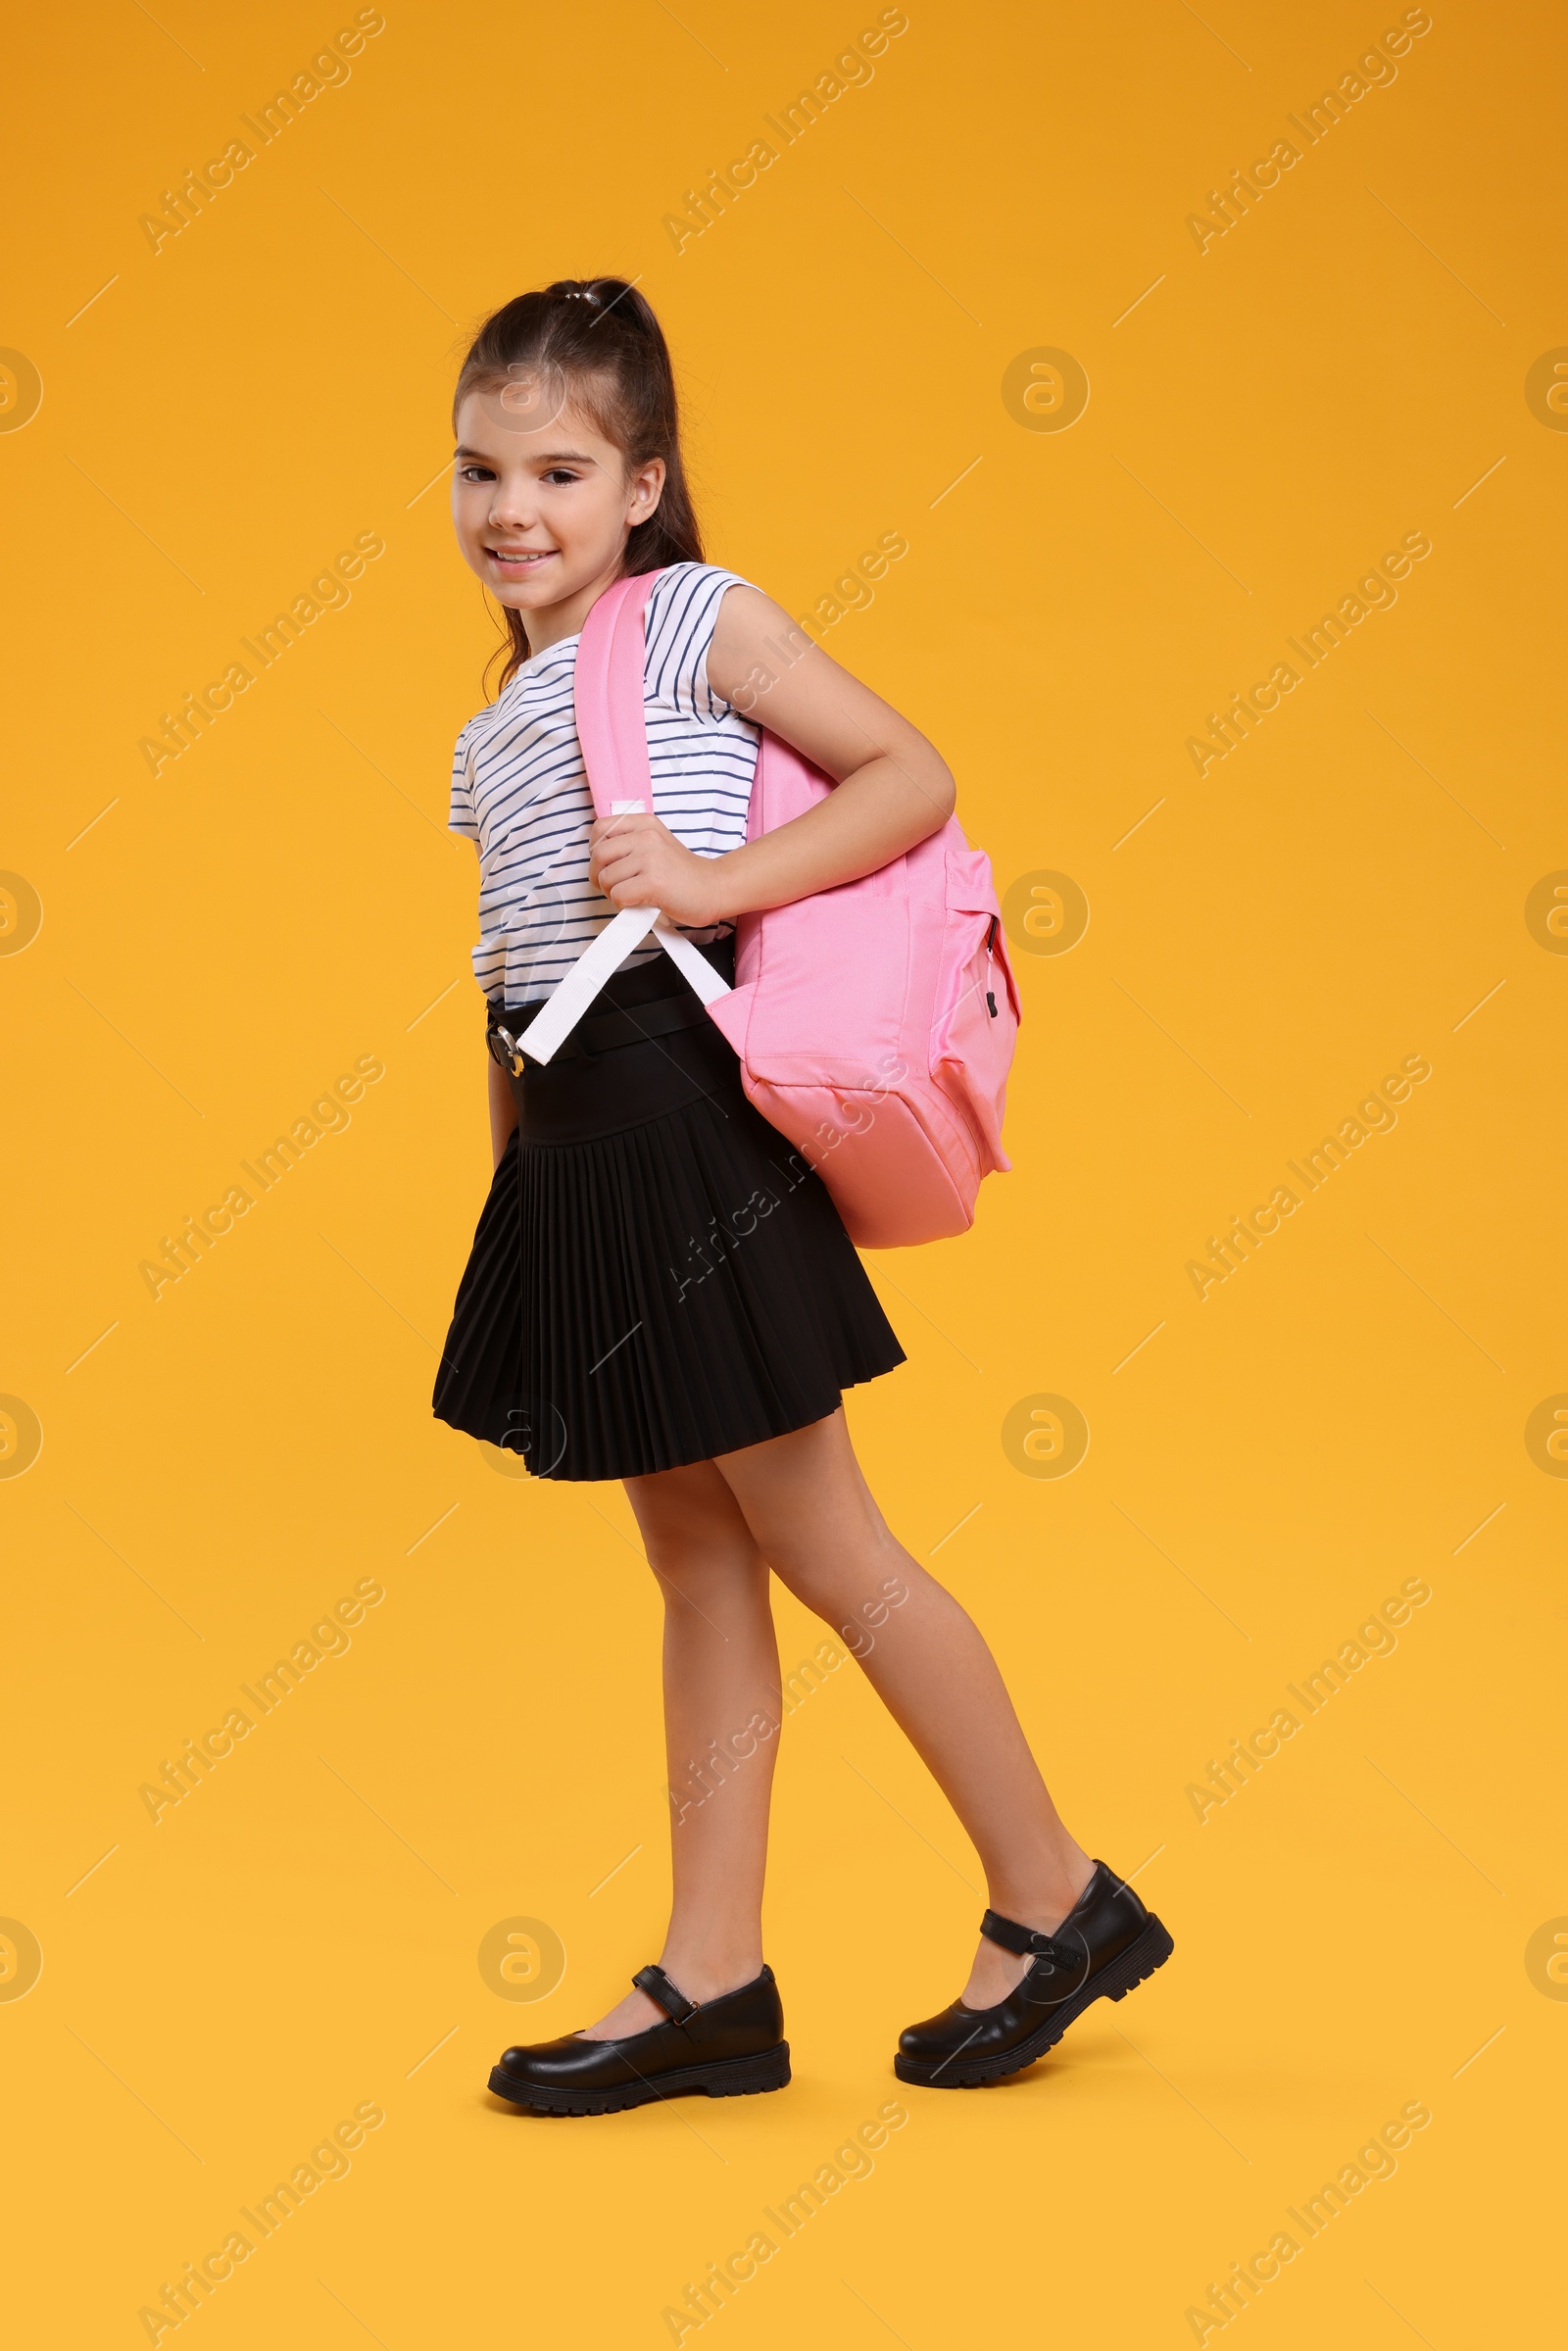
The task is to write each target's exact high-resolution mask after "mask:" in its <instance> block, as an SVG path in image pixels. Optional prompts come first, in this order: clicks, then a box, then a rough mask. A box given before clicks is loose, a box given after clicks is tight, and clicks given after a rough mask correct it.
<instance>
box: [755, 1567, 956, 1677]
mask: <svg viewBox="0 0 1568 2351" xmlns="http://www.w3.org/2000/svg"><path fill="white" fill-rule="evenodd" d="M766 1555H767V1560H768V1564H769V1566H770V1567H771V1568H772V1570H773V1573H774V1574H775V1575H776V1576H777V1578H778V1580H779V1582H780V1583H781V1584H782V1585H783V1586H784V1588H785V1590H786V1591H788V1592H793V1593H794V1595H795V1597H796V1598H797V1599H798V1600H799V1601H800V1602H801V1603H802V1605H803V1606H804V1607H807V1608H809V1609H810V1611H811V1613H812V1615H813V1616H819V1617H820V1618H821V1620H822V1622H823V1623H824V1624H825V1625H827V1626H828V1627H829V1629H830V1630H831V1631H832V1632H833V1633H835V1634H836V1635H837V1636H838V1638H839V1639H840V1640H841V1641H843V1642H844V1644H845V1646H846V1647H847V1648H848V1649H849V1651H850V1654H851V1655H852V1656H854V1657H862V1656H864V1655H865V1654H866V1653H867V1652H868V1651H869V1650H870V1649H872V1648H873V1647H874V1646H875V1645H876V1636H877V1634H878V1632H879V1631H880V1630H881V1628H882V1627H883V1626H884V1625H886V1624H888V1623H889V1622H890V1620H891V1618H892V1615H893V1612H894V1611H895V1610H896V1609H899V1608H902V1607H903V1606H904V1604H905V1602H906V1601H907V1599H908V1598H909V1596H910V1593H911V1592H912V1590H913V1588H914V1585H915V1582H916V1581H917V1580H918V1579H919V1578H920V1571H919V1569H918V1568H916V1567H915V1565H914V1562H913V1561H912V1560H911V1559H910V1558H909V1557H908V1555H907V1552H905V1551H904V1550H903V1549H902V1548H901V1546H900V1545H899V1544H897V1543H891V1542H890V1543H889V1544H888V1545H887V1547H886V1551H885V1553H881V1552H877V1553H871V1554H869V1555H866V1556H862V1557H859V1558H857V1559H856V1560H854V1561H853V1562H844V1561H833V1560H825V1559H823V1558H822V1557H821V1555H820V1554H817V1555H814V1556H813V1555H809V1554H806V1553H801V1552H797V1551H795V1550H794V1549H793V1546H791V1545H789V1544H788V1543H780V1544H777V1545H775V1546H774V1548H773V1549H771V1550H769V1551H768V1552H767V1554H766Z"/></svg>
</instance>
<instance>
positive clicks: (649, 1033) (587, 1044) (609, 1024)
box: [485, 990, 708, 1077]
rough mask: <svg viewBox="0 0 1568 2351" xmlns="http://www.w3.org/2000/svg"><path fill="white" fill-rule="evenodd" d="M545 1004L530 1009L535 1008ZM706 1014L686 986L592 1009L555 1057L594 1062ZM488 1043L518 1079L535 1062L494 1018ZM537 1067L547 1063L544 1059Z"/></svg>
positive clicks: (699, 1021) (695, 1023)
mask: <svg viewBox="0 0 1568 2351" xmlns="http://www.w3.org/2000/svg"><path fill="white" fill-rule="evenodd" d="M540 1008H541V1007H540V1006H537V1005H534V1006H530V1007H529V1009H530V1012H532V1011H537V1010H539V1009H540ZM514 1017H516V1016H515V1015H514ZM707 1018H708V1007H707V1005H706V1004H704V1003H703V1001H702V998H701V997H699V996H694V995H693V994H692V993H691V992H690V990H683V991H682V992H681V994H680V995H678V996H660V997H656V998H655V999H654V1000H653V1002H652V1003H651V1004H638V1005H636V1006H635V1007H634V1008H633V1009H631V1010H629V1011H623V1012H593V1013H590V1014H589V1015H588V1017H587V1018H586V1019H584V1020H579V1021H578V1023H577V1025H576V1027H575V1028H574V1029H573V1030H572V1032H571V1034H570V1036H569V1037H567V1039H566V1041H565V1043H564V1045H561V1046H559V1047H558V1048H557V1050H556V1053H555V1055H554V1060H555V1061H594V1060H597V1059H598V1057H599V1055H600V1054H601V1053H611V1052H613V1050H614V1049H615V1047H616V1046H620V1045H641V1044H642V1043H643V1042H644V1040H645V1039H647V1038H649V1037H669V1036H673V1035H674V1033H675V1031H676V1030H677V1029H695V1028H700V1027H701V1026H702V1025H703V1023H704V1022H705V1021H706V1020H707ZM521 1025H523V1026H526V1025H527V1024H526V1022H524V1023H522V1024H521ZM485 1043H486V1045H487V1046H488V1047H489V1048H490V1053H491V1056H492V1058H493V1059H494V1060H496V1061H498V1062H499V1063H500V1065H501V1067H502V1068H503V1069H505V1070H507V1071H508V1072H509V1073H510V1074H511V1075H512V1076H513V1077H521V1075H522V1073H523V1069H524V1067H525V1065H526V1064H527V1063H528V1062H530V1061H532V1060H533V1056H532V1054H525V1053H523V1052H522V1051H521V1049H520V1047H519V1046H518V1044H517V1040H516V1038H515V1036H514V1035H513V1033H512V1031H511V1030H510V1029H508V1028H505V1027H503V1026H502V1024H501V1022H500V1021H499V1020H496V1019H494V1018H492V1019H491V1022H490V1026H489V1028H488V1029H487V1030H486V1032H485ZM533 1065H534V1067H536V1068H543V1067H545V1066H546V1065H545V1064H544V1063H543V1062H534V1064H533Z"/></svg>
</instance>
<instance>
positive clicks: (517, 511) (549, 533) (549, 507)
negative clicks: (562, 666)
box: [452, 384, 664, 642]
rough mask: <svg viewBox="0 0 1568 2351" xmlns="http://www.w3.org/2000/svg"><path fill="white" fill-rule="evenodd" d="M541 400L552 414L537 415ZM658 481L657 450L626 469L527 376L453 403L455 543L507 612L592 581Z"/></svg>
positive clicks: (647, 504)
mask: <svg viewBox="0 0 1568 2351" xmlns="http://www.w3.org/2000/svg"><path fill="white" fill-rule="evenodd" d="M547 408H548V409H553V410H554V413H553V414H551V415H548V416H543V417H542V420H541V412H542V411H543V410H544V409H547ZM663 486H664V461H663V459H662V458H654V459H652V460H651V461H650V462H649V464H648V465H643V466H641V467H640V468H639V469H638V470H637V471H635V472H630V471H628V469H627V466H626V462H625V459H624V457H623V456H622V454H621V452H620V451H619V450H618V449H617V448H616V447H615V444H614V443H613V441H607V440H606V439H605V438H604V436H603V435H602V434H601V433H600V432H599V431H598V430H597V429H596V428H595V426H594V425H592V424H591V423H590V422H589V421H588V419H587V417H586V416H583V415H582V414H581V413H580V411H578V410H576V409H574V408H573V407H572V406H571V404H570V401H569V400H565V401H564V402H563V403H562V404H561V405H559V406H557V405H556V403H555V402H553V401H548V400H540V399H539V398H538V397H537V396H536V392H535V390H534V387H532V386H531V384H530V385H528V386H527V388H526V389H524V390H520V391H519V390H518V389H517V388H516V387H515V386H514V385H512V384H508V385H506V386H504V387H503V388H502V390H501V391H500V392H499V393H496V392H481V391H474V392H470V393H469V394H468V395H467V397H466V400H465V401H464V403H463V405H462V407H461V408H460V410H459V411H458V451H457V466H456V470H455V471H454V473H453V476H452V519H453V522H454V525H455V526H456V529H457V534H458V544H459V546H460V547H461V548H462V550H463V554H464V560H465V562H466V563H468V565H469V566H470V568H471V569H473V570H474V571H476V572H477V573H478V575H479V577H480V578H481V579H482V580H483V581H484V583H485V585H486V587H487V588H489V590H490V592H491V594H492V595H493V596H495V597H496V598H497V600H498V601H499V602H500V603H501V604H504V605H510V606H511V607H512V609H513V610H514V611H515V612H539V613H541V614H543V613H546V612H550V611H551V610H552V609H553V608H555V607H558V606H561V605H564V604H567V603H569V602H570V601H571V600H572V599H573V598H575V597H577V596H578V595H579V594H580V593H581V592H583V591H584V590H592V591H595V592H597V591H598V590H600V589H601V588H602V587H603V586H604V585H605V584H607V583H608V581H609V579H611V578H613V575H614V572H615V570H616V568H617V566H618V564H619V563H620V559H621V555H622V552H623V550H624V548H625V545H626V539H627V535H628V533H629V532H630V531H632V530H634V529H635V528H636V526H637V524H638V523H640V522H646V521H647V520H648V517H649V516H650V515H651V514H653V512H654V509H655V508H656V507H657V506H658V504H659V500H660V494H661V492H662V489H663ZM529 633H530V642H532V641H533V632H532V631H530V632H529Z"/></svg>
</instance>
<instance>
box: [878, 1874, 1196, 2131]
mask: <svg viewBox="0 0 1568 2351" xmlns="http://www.w3.org/2000/svg"><path fill="white" fill-rule="evenodd" d="M1175 1948H1176V1945H1175V1944H1174V1943H1173V1942H1172V1940H1171V1938H1170V1935H1168V1934H1167V1933H1166V1931H1165V1928H1164V1927H1163V1926H1162V1925H1161V1923H1160V1921H1159V1920H1158V1919H1157V1918H1155V1916H1154V1915H1153V1912H1152V1911H1151V1912H1150V1916H1149V1924H1148V1926H1147V1927H1146V1928H1145V1929H1144V1931H1143V1933H1142V1934H1141V1935H1139V1937H1138V1939H1137V1940H1136V1942H1131V1943H1129V1944H1128V1946H1127V1948H1126V1950H1125V1951H1121V1952H1119V1953H1118V1954H1117V1956H1116V1957H1115V1958H1114V1959H1112V1960H1110V1961H1109V1962H1108V1963H1107V1965H1106V1966H1104V1967H1103V1968H1101V1969H1100V1971H1099V1972H1098V1974H1096V1975H1093V1976H1091V1977H1090V1978H1089V1979H1088V1981H1087V1983H1085V1984H1082V1985H1081V1986H1080V1988H1079V1989H1078V1990H1077V1991H1075V1992H1074V1993H1073V1994H1072V1995H1071V1997H1070V1998H1068V1999H1065V2000H1063V2001H1062V2003H1061V2005H1060V2007H1059V2008H1056V2009H1054V2010H1053V2012H1052V2014H1051V2015H1050V2017H1048V2018H1047V2020H1046V2022H1045V2024H1043V2025H1042V2026H1041V2027H1040V2029H1039V2031H1038V2032H1036V2033H1030V2035H1029V2037H1028V2039H1027V2040H1021V2041H1019V2042H1018V2044H1017V2046H1016V2047H1015V2048H1012V2049H1004V2050H1002V2051H1001V2052H1000V2053H999V2054H998V2055H997V2056H995V2057H975V2058H971V2059H970V2060H969V2062H968V2063H967V2064H964V2063H963V2061H962V2059H961V2057H952V2058H948V2057H945V2058H944V2059H943V2060H942V2062H941V2063H940V2064H939V2065H925V2064H922V2062H921V2061H920V2060H919V2059H918V2058H915V2057H906V2056H905V2055H904V2054H903V2052H902V2051H901V2052H900V2053H899V2055H898V2056H896V2057H895V2058H894V2060H893V2070H894V2072H895V2073H896V2074H897V2075H898V2078H899V2080H900V2081H901V2082H917V2083H918V2084H919V2085H920V2086H921V2088H923V2089H986V2088H989V2087H990V2085H991V2083H992V2082H1005V2081H1006V2079H1007V2077H1008V2075H1009V2074H1021V2073H1022V2072H1023V2069H1024V2067H1025V2066H1029V2065H1033V2064H1034V2062H1035V2060H1036V2058H1037V2057H1044V2055H1045V2054H1046V2051H1047V2050H1048V2049H1054V2047H1055V2045H1056V2043H1057V2041H1059V2040H1060V2038H1061V2036H1062V2034H1063V2033H1065V2032H1066V2030H1067V2028H1068V2026H1069V2025H1075V2024H1076V2023H1077V2021H1078V2019H1079V2018H1080V2017H1081V2016H1082V2015H1083V2013H1084V2010H1085V2009H1086V2008H1089V2007H1092V2006H1093V2004H1094V2002H1095V2001H1096V2000H1125V1999H1126V1997H1127V1994H1128V1993H1129V1992H1130V1991H1136V1990H1137V1988H1138V1986H1139V1984H1143V1983H1145V1982H1147V1980H1148V1978H1149V1977H1151V1976H1152V1974H1153V1972H1154V1970H1155V1969H1156V1968H1161V1967H1163V1966H1164V1964H1165V1962H1166V1960H1167V1959H1168V1958H1169V1957H1170V1955H1171V1953H1172V1952H1173V1951H1174V1950H1175Z"/></svg>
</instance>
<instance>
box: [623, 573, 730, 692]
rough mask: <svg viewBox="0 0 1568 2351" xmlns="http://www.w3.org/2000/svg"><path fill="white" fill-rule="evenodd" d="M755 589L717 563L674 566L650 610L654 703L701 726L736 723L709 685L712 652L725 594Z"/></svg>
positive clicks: (649, 672) (650, 687)
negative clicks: (710, 649) (738, 589)
mask: <svg viewBox="0 0 1568 2351" xmlns="http://www.w3.org/2000/svg"><path fill="white" fill-rule="evenodd" d="M750 584H751V583H750V581H748V580H744V579H742V578H741V576H740V574H739V572H736V571H721V570H720V569H719V568H718V566H717V565H716V564H713V563H672V564H671V565H670V567H669V569H668V570H667V571H665V572H663V573H662V575H661V577H660V581H659V585H658V587H657V588H655V590H654V593H653V595H652V596H651V597H650V599H649V605H648V666H647V687H648V698H649V700H650V702H656V703H660V704H662V705H663V707H664V708H665V709H666V710H673V711H675V712H676V714H677V715H678V716H679V717H682V718H694V719H696V721H697V722H698V724H699V725H702V724H704V723H707V724H709V725H718V724H721V723H722V722H723V721H724V720H725V719H729V718H733V716H734V714H735V706H734V704H733V703H730V702H726V701H725V699H724V697H723V695H722V694H719V693H717V692H715V690H714V689H713V688H712V687H711V685H710V684H709V682H708V650H709V647H710V646H711V644H712V641H713V631H714V629H715V628H716V627H717V625H718V609H719V606H720V605H721V604H722V603H723V601H724V597H725V594H726V592H727V591H728V590H729V589H730V588H744V587H749V586H750Z"/></svg>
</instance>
